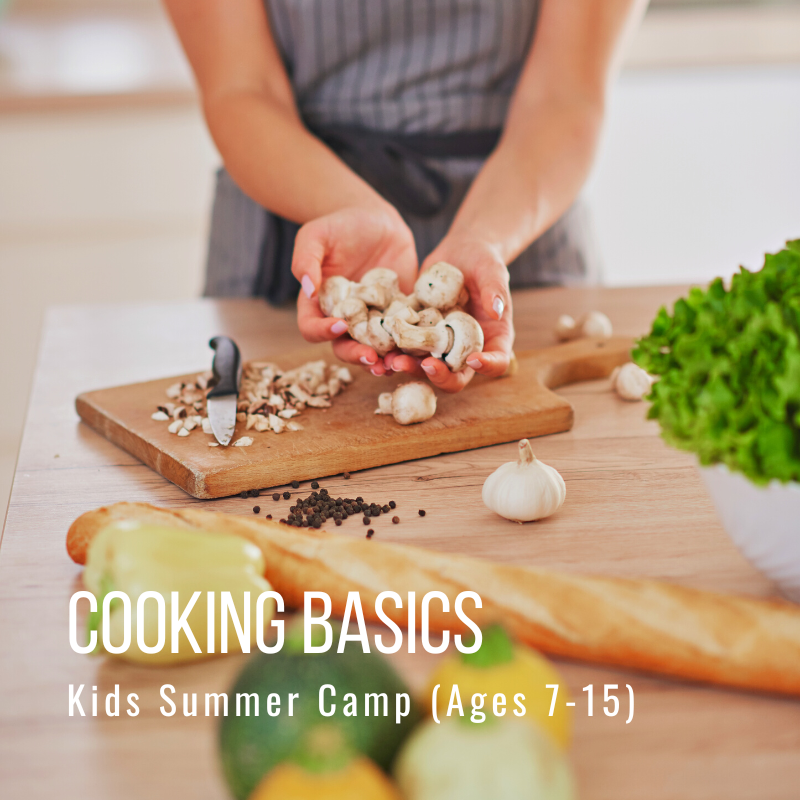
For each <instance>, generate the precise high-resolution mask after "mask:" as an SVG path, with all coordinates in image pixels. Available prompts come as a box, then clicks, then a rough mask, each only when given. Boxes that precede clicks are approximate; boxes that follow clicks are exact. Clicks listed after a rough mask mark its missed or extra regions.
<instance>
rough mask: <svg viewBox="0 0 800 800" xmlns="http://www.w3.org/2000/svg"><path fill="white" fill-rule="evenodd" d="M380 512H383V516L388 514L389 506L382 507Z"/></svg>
mask: <svg viewBox="0 0 800 800" xmlns="http://www.w3.org/2000/svg"><path fill="white" fill-rule="evenodd" d="M381 511H383V513H384V514H388V513H389V506H383V507H382V508H381Z"/></svg>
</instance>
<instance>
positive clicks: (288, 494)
mask: <svg viewBox="0 0 800 800" xmlns="http://www.w3.org/2000/svg"><path fill="white" fill-rule="evenodd" d="M291 496H292V493H291V492H284V493H283V499H284V500H288V499H289V498H290V497H291Z"/></svg>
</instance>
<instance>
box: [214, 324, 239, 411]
mask: <svg viewBox="0 0 800 800" xmlns="http://www.w3.org/2000/svg"><path fill="white" fill-rule="evenodd" d="M208 346H209V347H210V348H212V349H213V350H214V351H215V352H214V361H213V362H212V364H211V369H212V371H213V373H214V380H215V381H216V385H215V386H214V388H213V389H212V390H211V391H210V392H209V393H208V397H220V396H221V395H226V394H238V393H239V381H240V379H241V376H242V360H241V356H240V355H239V348H238V347H237V346H236V342H234V341H233V339H229V338H228V337H227V336H215V337H214V338H213V339H212V340H211V341H210V342H209V343H208Z"/></svg>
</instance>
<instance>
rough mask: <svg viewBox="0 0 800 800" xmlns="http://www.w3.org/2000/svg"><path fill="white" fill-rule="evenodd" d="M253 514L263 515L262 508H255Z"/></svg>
mask: <svg viewBox="0 0 800 800" xmlns="http://www.w3.org/2000/svg"><path fill="white" fill-rule="evenodd" d="M253 513H254V514H260V513H261V506H253Z"/></svg>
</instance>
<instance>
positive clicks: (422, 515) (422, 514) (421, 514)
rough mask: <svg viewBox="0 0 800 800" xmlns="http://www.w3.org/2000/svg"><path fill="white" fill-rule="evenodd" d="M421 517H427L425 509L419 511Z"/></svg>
mask: <svg viewBox="0 0 800 800" xmlns="http://www.w3.org/2000/svg"><path fill="white" fill-rule="evenodd" d="M419 515H420V516H421V517H424V516H425V509H424V508H421V509H420V510H419Z"/></svg>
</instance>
